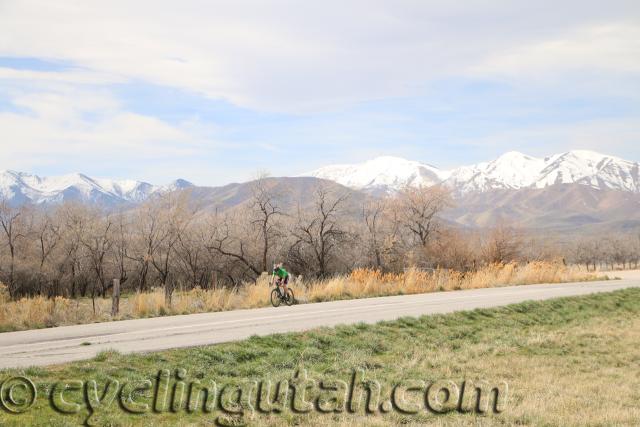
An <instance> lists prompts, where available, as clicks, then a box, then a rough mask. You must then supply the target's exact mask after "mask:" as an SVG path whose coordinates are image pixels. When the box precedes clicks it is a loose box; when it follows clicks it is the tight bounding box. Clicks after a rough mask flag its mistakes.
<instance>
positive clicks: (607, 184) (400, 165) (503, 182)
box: [306, 150, 640, 195]
mask: <svg viewBox="0 0 640 427" xmlns="http://www.w3.org/2000/svg"><path fill="white" fill-rule="evenodd" d="M639 169H640V165H639V164H638V162H631V161H628V160H624V159H621V158H619V157H615V156H609V155H605V154H600V153H596V152H593V151H587V150H574V151H568V152H566V153H561V154H555V155H552V156H549V157H546V158H544V159H541V158H536V157H531V156H527V155H525V154H522V153H518V152H515V151H511V152H508V153H505V154H503V155H502V156H500V157H498V158H497V159H495V160H492V161H490V162H482V163H477V164H474V165H470V166H462V167H459V168H456V169H453V170H450V171H446V170H441V169H438V168H436V167H433V166H429V165H426V164H422V163H419V162H415V161H410V160H404V159H401V158H397V157H378V158H376V159H373V160H370V161H367V162H364V163H361V164H354V165H335V166H326V167H323V168H320V169H317V170H315V171H313V172H310V173H308V174H306V176H314V177H317V178H324V179H329V180H332V181H336V182H338V183H340V184H343V185H346V186H348V187H352V188H357V189H363V190H368V191H387V192H393V191H396V190H398V189H400V188H402V187H404V186H407V185H408V186H419V185H425V186H431V185H434V184H437V183H443V184H445V185H447V186H449V187H451V188H452V189H453V190H454V192H455V193H457V194H460V195H462V194H469V193H475V192H486V191H490V190H497V189H521V188H545V187H548V186H551V185H554V184H570V183H575V184H581V185H587V186H589V187H592V188H595V189H613V190H621V191H629V192H634V193H639V192H640V170H639Z"/></svg>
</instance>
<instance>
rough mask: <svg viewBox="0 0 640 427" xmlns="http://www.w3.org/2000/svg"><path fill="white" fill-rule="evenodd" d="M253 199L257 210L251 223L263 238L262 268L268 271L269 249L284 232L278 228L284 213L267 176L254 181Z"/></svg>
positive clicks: (253, 204) (261, 238)
mask: <svg viewBox="0 0 640 427" xmlns="http://www.w3.org/2000/svg"><path fill="white" fill-rule="evenodd" d="M252 193H253V200H252V208H253V210H254V211H255V214H254V219H253V220H252V221H251V223H252V224H253V225H254V226H255V227H257V228H258V230H259V234H260V240H261V244H262V247H261V255H262V260H261V270H262V271H268V270H269V267H268V264H267V262H268V256H269V251H270V250H271V249H272V247H273V246H274V244H275V243H274V241H275V240H276V239H277V238H279V237H282V232H281V231H280V230H279V228H278V224H277V219H278V217H279V216H282V215H283V212H282V211H281V209H280V206H279V205H278V200H277V197H276V195H275V194H274V193H273V191H272V190H271V189H270V188H269V182H268V180H267V179H266V176H262V177H260V178H259V179H257V180H256V181H255V182H254V185H253V186H252Z"/></svg>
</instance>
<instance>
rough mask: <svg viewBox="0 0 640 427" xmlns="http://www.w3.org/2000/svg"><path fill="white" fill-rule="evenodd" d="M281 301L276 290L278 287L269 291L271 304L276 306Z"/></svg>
mask: <svg viewBox="0 0 640 427" xmlns="http://www.w3.org/2000/svg"><path fill="white" fill-rule="evenodd" d="M281 302H282V298H281V297H280V292H278V288H275V289H273V290H272V291H271V305H272V306H274V307H278V306H279V305H280V303H281Z"/></svg>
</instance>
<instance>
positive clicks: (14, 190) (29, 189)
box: [0, 170, 193, 206]
mask: <svg viewBox="0 0 640 427" xmlns="http://www.w3.org/2000/svg"><path fill="white" fill-rule="evenodd" d="M192 186H193V184H191V183H190V182H188V181H185V180H183V179H178V180H175V181H173V182H172V183H170V184H169V185H163V186H159V185H152V184H149V183H148V182H142V181H134V180H109V179H98V178H91V177H88V176H87V175H84V174H81V173H74V174H68V175H61V176H52V177H40V176H37V175H33V174H29V173H25V172H15V171H10V170H6V171H0V197H1V198H3V199H5V200H7V201H8V202H9V203H11V204H13V205H19V204H23V203H35V204H52V203H53V204H55V203H61V202H65V201H79V202H85V203H93V204H99V205H104V206H113V205H117V204H128V203H129V204H135V203H139V202H142V201H144V200H146V199H148V198H149V197H151V196H152V195H154V194H158V193H164V192H169V191H175V190H180V189H184V188H188V187H192Z"/></svg>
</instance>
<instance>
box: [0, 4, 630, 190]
mask: <svg viewBox="0 0 640 427" xmlns="http://www.w3.org/2000/svg"><path fill="white" fill-rule="evenodd" d="M456 3H458V5H456ZM463 4H464V5H463ZM0 132H1V133H2V134H1V137H0V138H1V139H0V148H1V149H0V169H13V170H20V171H29V172H34V173H38V174H42V175H52V174H63V173H70V172H75V171H81V172H84V173H87V174H89V175H94V176H100V177H121V178H135V179H142V180H147V181H150V182H154V183H165V182H168V181H170V180H172V179H174V178H178V177H182V178H186V179H189V180H191V181H193V182H195V183H197V184H202V185H206V184H209V185H215V184H224V183H227V182H230V181H242V180H247V179H249V178H251V177H252V176H255V174H256V173H257V171H264V170H268V171H270V172H271V173H272V174H273V175H293V174H297V173H302V172H304V171H307V170H310V169H314V168H316V167H318V166H322V165H325V164H330V163H346V162H356V161H363V160H366V159H369V158H372V157H375V156H377V155H396V156H401V157H406V158H411V159H413V160H419V161H423V162H426V163H430V164H433V165H436V166H439V167H442V168H448V167H452V166H458V165H462V164H469V163H474V162H477V161H483V160H488V159H491V158H493V157H496V156H497V155H499V154H501V153H503V152H505V151H508V150H518V151H522V152H524V153H527V154H531V155H535V156H545V155H548V154H551V153H555V152H561V151H565V150H570V149H576V148H582V149H592V150H596V151H601V152H605V153H607V154H614V155H618V156H621V157H624V158H627V159H630V160H640V2H638V1H637V0H633V1H626V2H625V1H608V2H603V1H589V0H579V1H563V0H554V1H546V0H536V1H528V2H524V1H521V2H514V1H468V2H450V1H428V0H418V1H403V0H389V1H376V0H367V1H358V0H347V1H345V0H340V1H332V0H323V1H315V2H314V1H304V2H303V1H258V0H256V1H247V0H234V1H204V0H200V1H190V0H181V1H172V2H170V1H159V0H153V1H135V2H132V1H117V0H109V1H104V0H102V1H86V0H78V1H67V0H59V1H38V2H37V1H28V0H22V1H12V0H0Z"/></svg>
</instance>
